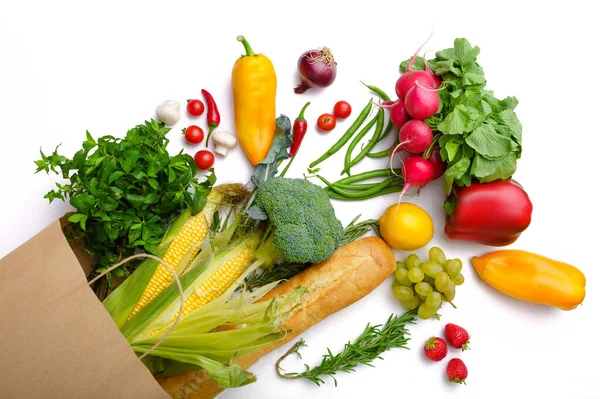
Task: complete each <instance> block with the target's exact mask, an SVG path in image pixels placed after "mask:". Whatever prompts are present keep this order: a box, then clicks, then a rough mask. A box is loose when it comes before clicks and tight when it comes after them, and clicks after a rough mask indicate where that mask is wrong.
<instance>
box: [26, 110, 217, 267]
mask: <svg viewBox="0 0 600 399" xmlns="http://www.w3.org/2000/svg"><path fill="white" fill-rule="evenodd" d="M169 131H170V129H169V128H167V127H165V126H164V124H163V123H158V122H157V121H155V120H150V121H146V122H145V123H144V124H142V125H138V126H135V127H134V128H133V129H130V130H129V131H128V132H127V134H126V136H125V138H122V139H121V138H115V137H113V136H103V137H100V138H98V141H95V140H94V138H93V137H92V135H91V134H90V133H89V132H86V140H85V141H84V142H83V144H82V148H81V149H80V150H79V151H77V153H75V155H73V159H68V158H67V157H64V156H62V155H59V154H58V152H57V149H58V147H57V149H55V150H54V152H53V153H52V154H50V155H45V154H44V153H43V152H42V151H41V150H40V154H41V159H40V160H37V161H35V163H36V165H37V170H36V173H37V172H40V171H42V170H44V171H46V173H49V172H50V171H52V172H54V173H56V174H62V177H63V178H64V179H66V180H68V182H67V184H60V183H56V186H57V189H55V190H52V191H50V192H48V193H47V194H46V195H45V196H44V198H47V199H48V200H49V201H50V202H52V201H53V200H55V199H59V200H62V201H66V200H68V201H69V203H70V204H71V205H72V206H73V207H74V208H75V209H76V211H77V212H76V213H74V214H72V215H71V216H70V217H69V221H70V222H71V227H72V228H73V229H72V230H73V231H74V234H73V235H72V236H71V237H70V238H74V239H77V238H83V239H84V240H85V245H86V250H87V252H88V253H89V254H91V255H93V256H97V259H98V265H97V268H96V271H98V272H101V271H102V270H104V269H106V268H108V267H109V266H111V265H113V264H115V263H117V262H118V261H119V260H120V259H122V258H124V257H127V256H129V255H131V254H133V252H134V251H135V250H136V249H144V250H145V251H147V252H150V253H152V252H153V250H154V249H155V248H156V247H157V246H158V244H159V243H160V242H161V240H162V237H163V234H164V232H165V229H166V227H167V225H168V224H169V223H170V222H171V220H172V217H173V216H174V215H176V214H178V213H180V212H181V211H182V210H184V209H186V208H187V207H190V208H191V209H192V211H193V212H194V213H196V212H199V211H201V210H202V208H203V207H204V205H205V203H206V195H207V194H208V192H209V191H210V188H211V186H212V184H213V183H214V181H215V177H214V173H213V174H211V175H210V176H209V177H208V178H207V179H206V180H204V181H203V182H202V183H199V181H198V179H197V178H196V177H195V176H196V173H197V172H198V168H197V166H196V164H195V162H194V159H193V158H192V157H191V156H189V155H187V154H183V153H182V152H180V153H178V154H177V155H174V156H171V155H169V153H168V152H167V149H166V147H167V144H168V143H169V140H168V139H167V138H166V135H167V133H168V132H169ZM132 268H133V266H132V265H127V266H123V267H121V268H118V269H115V270H114V271H113V273H115V275H117V276H126V275H128V274H129V273H130V272H131V271H132Z"/></svg>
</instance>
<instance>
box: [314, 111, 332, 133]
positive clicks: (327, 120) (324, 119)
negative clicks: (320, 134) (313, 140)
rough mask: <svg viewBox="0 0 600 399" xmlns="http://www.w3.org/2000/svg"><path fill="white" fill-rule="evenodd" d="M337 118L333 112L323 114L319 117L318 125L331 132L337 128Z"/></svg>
mask: <svg viewBox="0 0 600 399" xmlns="http://www.w3.org/2000/svg"><path fill="white" fill-rule="evenodd" d="M335 124H336V119H335V116H333V115H332V114H323V115H321V116H319V119H317V127H318V128H319V129H321V130H323V131H324V132H330V131H332V130H333V128H335Z"/></svg>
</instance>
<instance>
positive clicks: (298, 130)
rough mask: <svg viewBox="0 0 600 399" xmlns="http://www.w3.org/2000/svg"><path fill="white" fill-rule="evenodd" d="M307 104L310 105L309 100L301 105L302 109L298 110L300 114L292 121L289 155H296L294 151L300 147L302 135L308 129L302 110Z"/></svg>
mask: <svg viewBox="0 0 600 399" xmlns="http://www.w3.org/2000/svg"><path fill="white" fill-rule="evenodd" d="M309 105H310V102H307V103H306V104H305V105H304V107H302V110H301V111H300V115H298V117H297V118H296V120H295V121H294V129H293V130H292V132H293V135H292V146H291V147H290V157H293V156H294V155H296V153H297V152H298V149H299V148H300V144H301V143H302V140H303V139H304V135H305V134H306V131H307V130H308V123H306V119H304V111H305V110H306V108H308V106H309Z"/></svg>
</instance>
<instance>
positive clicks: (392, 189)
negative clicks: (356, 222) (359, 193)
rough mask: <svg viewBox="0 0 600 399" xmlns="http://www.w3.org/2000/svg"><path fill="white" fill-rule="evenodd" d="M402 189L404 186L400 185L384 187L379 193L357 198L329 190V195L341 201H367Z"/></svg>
mask: <svg viewBox="0 0 600 399" xmlns="http://www.w3.org/2000/svg"><path fill="white" fill-rule="evenodd" d="M400 191H402V187H400V186H399V187H396V186H394V187H388V188H384V189H383V190H381V191H379V192H378V193H375V194H370V195H366V196H364V197H359V198H356V197H347V196H344V195H340V194H337V193H335V192H328V193H327V195H328V196H329V198H331V199H336V200H339V201H365V200H369V199H371V198H375V197H379V196H382V195H387V194H392V193H398V192H400Z"/></svg>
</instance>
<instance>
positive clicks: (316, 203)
mask: <svg viewBox="0 0 600 399" xmlns="http://www.w3.org/2000/svg"><path fill="white" fill-rule="evenodd" d="M256 205H258V206H259V207H261V208H262V209H263V210H264V211H265V213H266V214H267V216H268V218H269V221H270V222H271V224H272V226H273V228H274V240H273V243H274V245H275V247H276V248H277V250H279V252H281V255H283V257H284V259H285V260H286V261H287V262H292V263H319V262H322V261H324V260H326V259H328V258H329V257H330V256H331V254H332V253H333V251H335V249H336V248H337V247H338V244H339V243H340V241H341V239H342V234H343V227H342V223H341V222H340V221H339V220H338V219H337V218H336V216H335V210H334V209H333V206H332V205H331V202H330V201H329V197H328V196H327V193H325V191H324V190H323V189H322V188H321V187H319V186H317V185H315V184H313V183H311V182H309V181H308V180H306V179H287V178H283V177H273V178H271V179H269V180H267V181H265V182H264V183H263V184H261V185H260V187H259V188H258V190H257V193H256Z"/></svg>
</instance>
